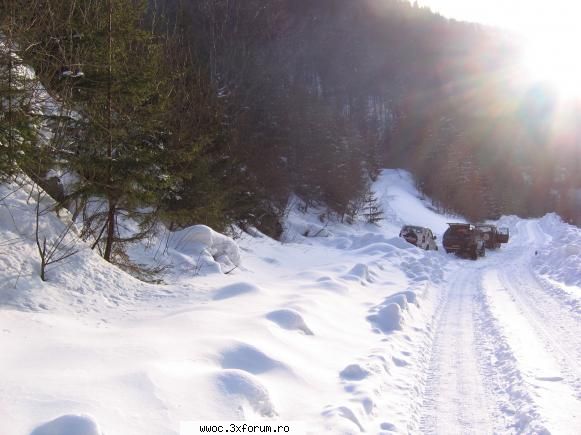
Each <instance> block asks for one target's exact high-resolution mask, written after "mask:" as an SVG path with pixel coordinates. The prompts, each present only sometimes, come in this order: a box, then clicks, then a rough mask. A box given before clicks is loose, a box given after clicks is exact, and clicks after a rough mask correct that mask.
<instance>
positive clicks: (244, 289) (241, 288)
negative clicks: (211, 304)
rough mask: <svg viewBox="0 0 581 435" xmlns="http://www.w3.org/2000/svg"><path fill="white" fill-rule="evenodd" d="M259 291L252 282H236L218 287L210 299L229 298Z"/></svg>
mask: <svg viewBox="0 0 581 435" xmlns="http://www.w3.org/2000/svg"><path fill="white" fill-rule="evenodd" d="M259 291H260V289H259V288H258V287H256V286H255V285H253V284H250V283H247V282H238V283H235V284H230V285H227V286H225V287H222V288H220V289H218V290H217V291H216V293H214V296H213V297H212V299H214V300H215V301H218V300H222V299H230V298H234V297H236V296H241V295H244V294H249V293H257V292H259Z"/></svg>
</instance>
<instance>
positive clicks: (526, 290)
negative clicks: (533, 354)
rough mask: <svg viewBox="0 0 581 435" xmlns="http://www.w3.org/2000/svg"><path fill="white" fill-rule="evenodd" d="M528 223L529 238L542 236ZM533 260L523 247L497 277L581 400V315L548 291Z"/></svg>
mask: <svg viewBox="0 0 581 435" xmlns="http://www.w3.org/2000/svg"><path fill="white" fill-rule="evenodd" d="M525 225H526V229H525V230H526V232H527V234H528V235H529V236H530V237H529V240H539V239H542V238H543V237H542V230H541V229H540V228H539V225H538V223H536V222H526V223H525ZM530 262H531V258H530V254H528V252H527V251H525V250H524V249H523V251H522V252H521V253H520V258H518V259H517V260H516V261H514V262H512V263H510V264H509V265H507V264H504V265H502V266H500V267H499V269H498V278H499V280H500V282H501V284H502V286H503V287H504V288H505V289H506V290H507V291H508V293H509V294H510V295H511V297H512V298H513V300H514V301H515V303H516V304H517V305H518V307H519V309H520V311H521V313H522V314H523V316H524V317H525V318H526V319H527V321H528V322H529V324H530V326H531V327H532V328H533V329H534V331H535V332H536V334H537V336H538V337H539V338H540V339H541V340H542V341H543V345H544V347H545V348H546V350H547V351H548V352H549V353H550V354H552V355H553V356H554V358H555V360H556V362H557V364H558V365H559V368H560V369H561V372H562V373H561V374H562V375H563V377H564V381H565V382H566V383H567V384H569V385H570V386H571V387H572V388H573V390H574V391H575V395H576V397H577V399H579V400H581V317H580V316H578V315H577V314H576V313H575V312H572V311H571V310H568V309H566V308H565V307H564V306H563V304H562V303H560V302H559V301H558V300H557V299H555V297H554V296H551V295H550V294H548V293H547V292H546V291H545V288H544V287H543V285H542V284H541V283H540V282H539V280H538V279H537V278H536V277H535V276H534V274H533V272H532V268H531V264H530Z"/></svg>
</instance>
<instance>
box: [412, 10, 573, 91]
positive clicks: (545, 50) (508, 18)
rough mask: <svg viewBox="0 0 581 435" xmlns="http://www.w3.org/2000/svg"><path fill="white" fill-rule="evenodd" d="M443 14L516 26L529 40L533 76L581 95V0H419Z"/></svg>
mask: <svg viewBox="0 0 581 435" xmlns="http://www.w3.org/2000/svg"><path fill="white" fill-rule="evenodd" d="M418 3H419V4H420V5H422V6H429V7H430V8H431V9H432V10H434V11H437V12H439V13H440V14H442V15H444V16H446V17H450V18H455V19H458V20H464V21H472V22H480V23H484V24H491V25H495V26H500V27H505V28H509V29H512V30H515V31H517V32H519V33H521V34H523V36H525V38H526V39H527V40H528V44H527V47H526V50H525V51H524V65H525V67H526V69H527V70H528V71H529V72H530V75H531V77H532V78H533V79H540V80H545V81H549V82H551V83H553V84H554V85H555V86H556V87H557V88H559V89H560V90H561V91H562V94H563V95H567V96H572V97H579V98H581V57H579V56H578V51H579V49H578V44H579V41H581V24H580V23H579V17H581V0H418Z"/></svg>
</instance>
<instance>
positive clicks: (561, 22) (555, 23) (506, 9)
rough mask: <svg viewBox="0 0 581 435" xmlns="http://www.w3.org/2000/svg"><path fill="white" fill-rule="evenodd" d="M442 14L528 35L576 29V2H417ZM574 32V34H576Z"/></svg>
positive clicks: (518, 0) (493, 0)
mask: <svg viewBox="0 0 581 435" xmlns="http://www.w3.org/2000/svg"><path fill="white" fill-rule="evenodd" d="M418 3H419V4H420V5H422V6H429V7H430V8H431V9H432V10H434V11H437V12H440V13H441V14H442V15H444V16H447V17H451V18H456V19H460V20H466V21H474V22H481V23H486V24H493V25H498V26H502V27H508V28H511V29H514V30H517V31H519V32H522V33H525V34H526V35H528V36H533V35H535V34H541V33H546V32H555V31H558V32H567V31H571V30H572V29H575V27H576V26H578V25H579V24H578V18H579V12H580V11H581V5H580V4H579V1H578V0H419V1H418ZM575 33H576V32H575Z"/></svg>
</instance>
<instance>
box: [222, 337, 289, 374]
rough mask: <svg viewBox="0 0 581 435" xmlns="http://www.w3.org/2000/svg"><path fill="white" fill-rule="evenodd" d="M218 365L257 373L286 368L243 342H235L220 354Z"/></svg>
mask: <svg viewBox="0 0 581 435" xmlns="http://www.w3.org/2000/svg"><path fill="white" fill-rule="evenodd" d="M220 365H221V366H222V368H224V369H238V370H244V371H246V372H249V373H252V374H254V375H258V374H261V373H266V372H270V371H272V370H276V369H286V366H285V365H284V364H283V363H282V362H280V361H277V360H275V359H272V358H270V357H269V356H268V355H266V354H265V353H263V352H262V351H261V350H259V349H257V348H256V347H254V346H250V345H248V344H245V343H239V344H236V345H234V346H232V347H230V348H228V349H226V350H224V351H222V353H221V355H220Z"/></svg>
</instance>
